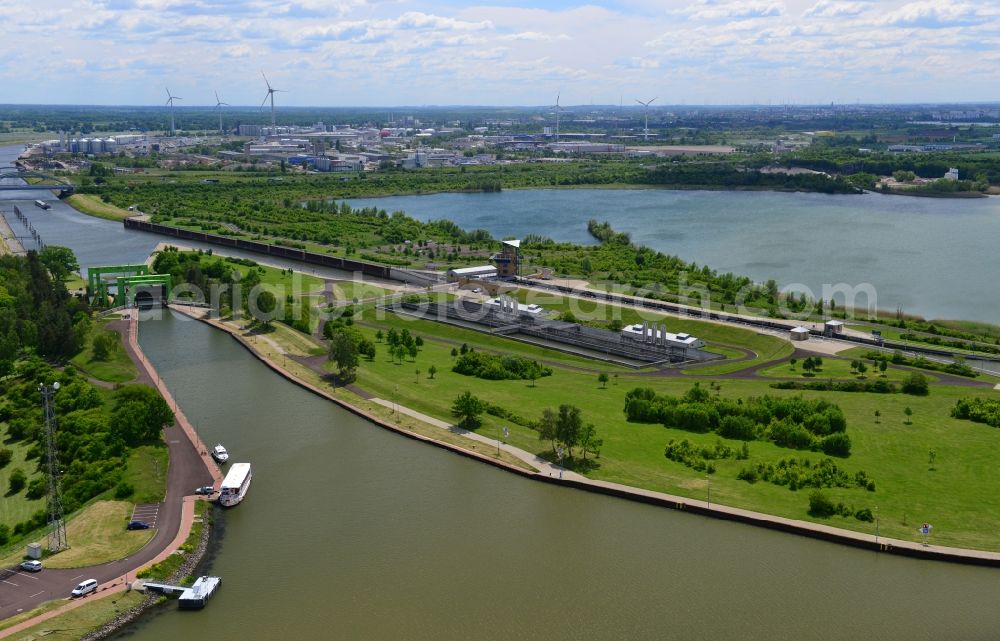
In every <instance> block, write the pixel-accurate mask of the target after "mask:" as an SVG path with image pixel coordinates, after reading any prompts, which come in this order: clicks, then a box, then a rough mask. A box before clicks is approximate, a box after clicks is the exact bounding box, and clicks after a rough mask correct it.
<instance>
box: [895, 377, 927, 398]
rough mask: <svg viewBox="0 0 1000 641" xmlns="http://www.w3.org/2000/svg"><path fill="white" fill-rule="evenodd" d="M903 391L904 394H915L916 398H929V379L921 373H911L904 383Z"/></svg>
mask: <svg viewBox="0 0 1000 641" xmlns="http://www.w3.org/2000/svg"><path fill="white" fill-rule="evenodd" d="M901 389H902V391H903V393H904V394H913V395H914V396H927V395H928V394H929V393H930V388H929V386H928V385H927V377H926V376H924V375H923V374H921V373H920V372H911V373H910V375H909V376H907V377H906V380H905V381H903V386H902V388H901Z"/></svg>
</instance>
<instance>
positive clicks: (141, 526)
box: [125, 521, 153, 530]
mask: <svg viewBox="0 0 1000 641" xmlns="http://www.w3.org/2000/svg"><path fill="white" fill-rule="evenodd" d="M151 527H153V526H152V525H150V524H149V523H146V522H145V521H129V522H128V525H127V526H126V528H125V529H127V530H148V529H149V528H151Z"/></svg>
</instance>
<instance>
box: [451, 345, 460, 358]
mask: <svg viewBox="0 0 1000 641" xmlns="http://www.w3.org/2000/svg"><path fill="white" fill-rule="evenodd" d="M457 356H458V350H457V349H455V348H454V347H452V348H451V357H452V358H455V357H457Z"/></svg>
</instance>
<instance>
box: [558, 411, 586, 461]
mask: <svg viewBox="0 0 1000 641" xmlns="http://www.w3.org/2000/svg"><path fill="white" fill-rule="evenodd" d="M582 430H583V419H582V417H581V414H580V408H579V407H576V406H575V405H565V404H564V405H560V406H559V418H558V419H557V420H556V440H557V441H559V442H561V443H562V444H563V445H565V446H566V449H567V450H568V451H569V456H570V458H573V447H574V446H575V445H577V444H579V442H580V432H581V431H582Z"/></svg>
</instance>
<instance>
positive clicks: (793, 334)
mask: <svg viewBox="0 0 1000 641" xmlns="http://www.w3.org/2000/svg"><path fill="white" fill-rule="evenodd" d="M788 334H789V335H788V337H789V338H790V339H792V340H793V341H806V340H809V328H808V327H802V326H799V327H793V328H792V329H791V331H790V332H789V333H788Z"/></svg>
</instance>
